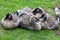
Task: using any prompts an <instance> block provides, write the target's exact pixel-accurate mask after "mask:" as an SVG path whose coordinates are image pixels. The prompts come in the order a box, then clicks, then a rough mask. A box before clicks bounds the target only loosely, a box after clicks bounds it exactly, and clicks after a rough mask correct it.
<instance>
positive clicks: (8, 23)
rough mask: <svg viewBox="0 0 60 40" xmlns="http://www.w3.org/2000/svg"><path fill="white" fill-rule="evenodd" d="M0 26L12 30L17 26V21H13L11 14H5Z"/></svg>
mask: <svg viewBox="0 0 60 40" xmlns="http://www.w3.org/2000/svg"><path fill="white" fill-rule="evenodd" d="M1 24H2V26H3V27H4V29H13V28H16V27H17V26H18V21H14V20H13V15H12V14H6V16H5V17H3V18H2V21H1Z"/></svg>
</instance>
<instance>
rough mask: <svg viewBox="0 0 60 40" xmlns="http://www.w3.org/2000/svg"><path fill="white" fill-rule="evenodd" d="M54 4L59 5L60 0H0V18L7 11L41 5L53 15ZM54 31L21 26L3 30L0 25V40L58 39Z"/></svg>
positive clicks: (59, 39) (59, 38)
mask: <svg viewBox="0 0 60 40" xmlns="http://www.w3.org/2000/svg"><path fill="white" fill-rule="evenodd" d="M56 5H57V6H59V5H60V0H0V20H1V18H2V17H3V16H4V15H6V14H7V13H9V12H10V13H11V12H14V11H16V10H18V9H22V8H24V7H26V6H28V7H30V8H32V9H33V8H36V7H42V8H43V9H44V10H45V11H46V12H48V13H50V14H51V15H53V16H55V12H54V10H53V9H52V8H53V7H55V6H56ZM57 31H58V30H57ZM55 32H56V30H55V31H52V30H41V31H30V30H26V29H21V28H16V29H13V30H4V29H3V28H2V26H1V25H0V40H60V36H59V35H56V34H55Z"/></svg>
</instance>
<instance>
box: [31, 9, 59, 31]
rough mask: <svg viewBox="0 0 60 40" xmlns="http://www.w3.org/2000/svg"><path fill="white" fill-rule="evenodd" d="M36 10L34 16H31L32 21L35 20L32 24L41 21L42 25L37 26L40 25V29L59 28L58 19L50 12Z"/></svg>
mask: <svg viewBox="0 0 60 40" xmlns="http://www.w3.org/2000/svg"><path fill="white" fill-rule="evenodd" d="M35 10H36V9H35ZM36 11H37V10H36ZM36 11H33V14H34V16H33V17H31V21H32V22H33V23H32V24H37V23H40V26H37V27H40V29H48V30H54V29H58V20H56V19H55V18H54V17H52V16H51V15H50V14H48V13H43V12H39V13H38V12H36ZM41 11H42V10H41ZM38 15H39V16H38ZM37 21H38V22H37ZM38 25H39V24H38ZM35 26H36V25H35Z"/></svg>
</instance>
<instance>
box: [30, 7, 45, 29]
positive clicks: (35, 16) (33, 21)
mask: <svg viewBox="0 0 60 40" xmlns="http://www.w3.org/2000/svg"><path fill="white" fill-rule="evenodd" d="M32 13H33V15H32V16H31V17H30V22H31V24H33V25H34V26H35V27H36V29H37V30H41V25H40V23H41V22H39V18H40V17H41V15H42V14H44V10H43V9H42V8H35V9H34V10H33V11H32Z"/></svg>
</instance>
